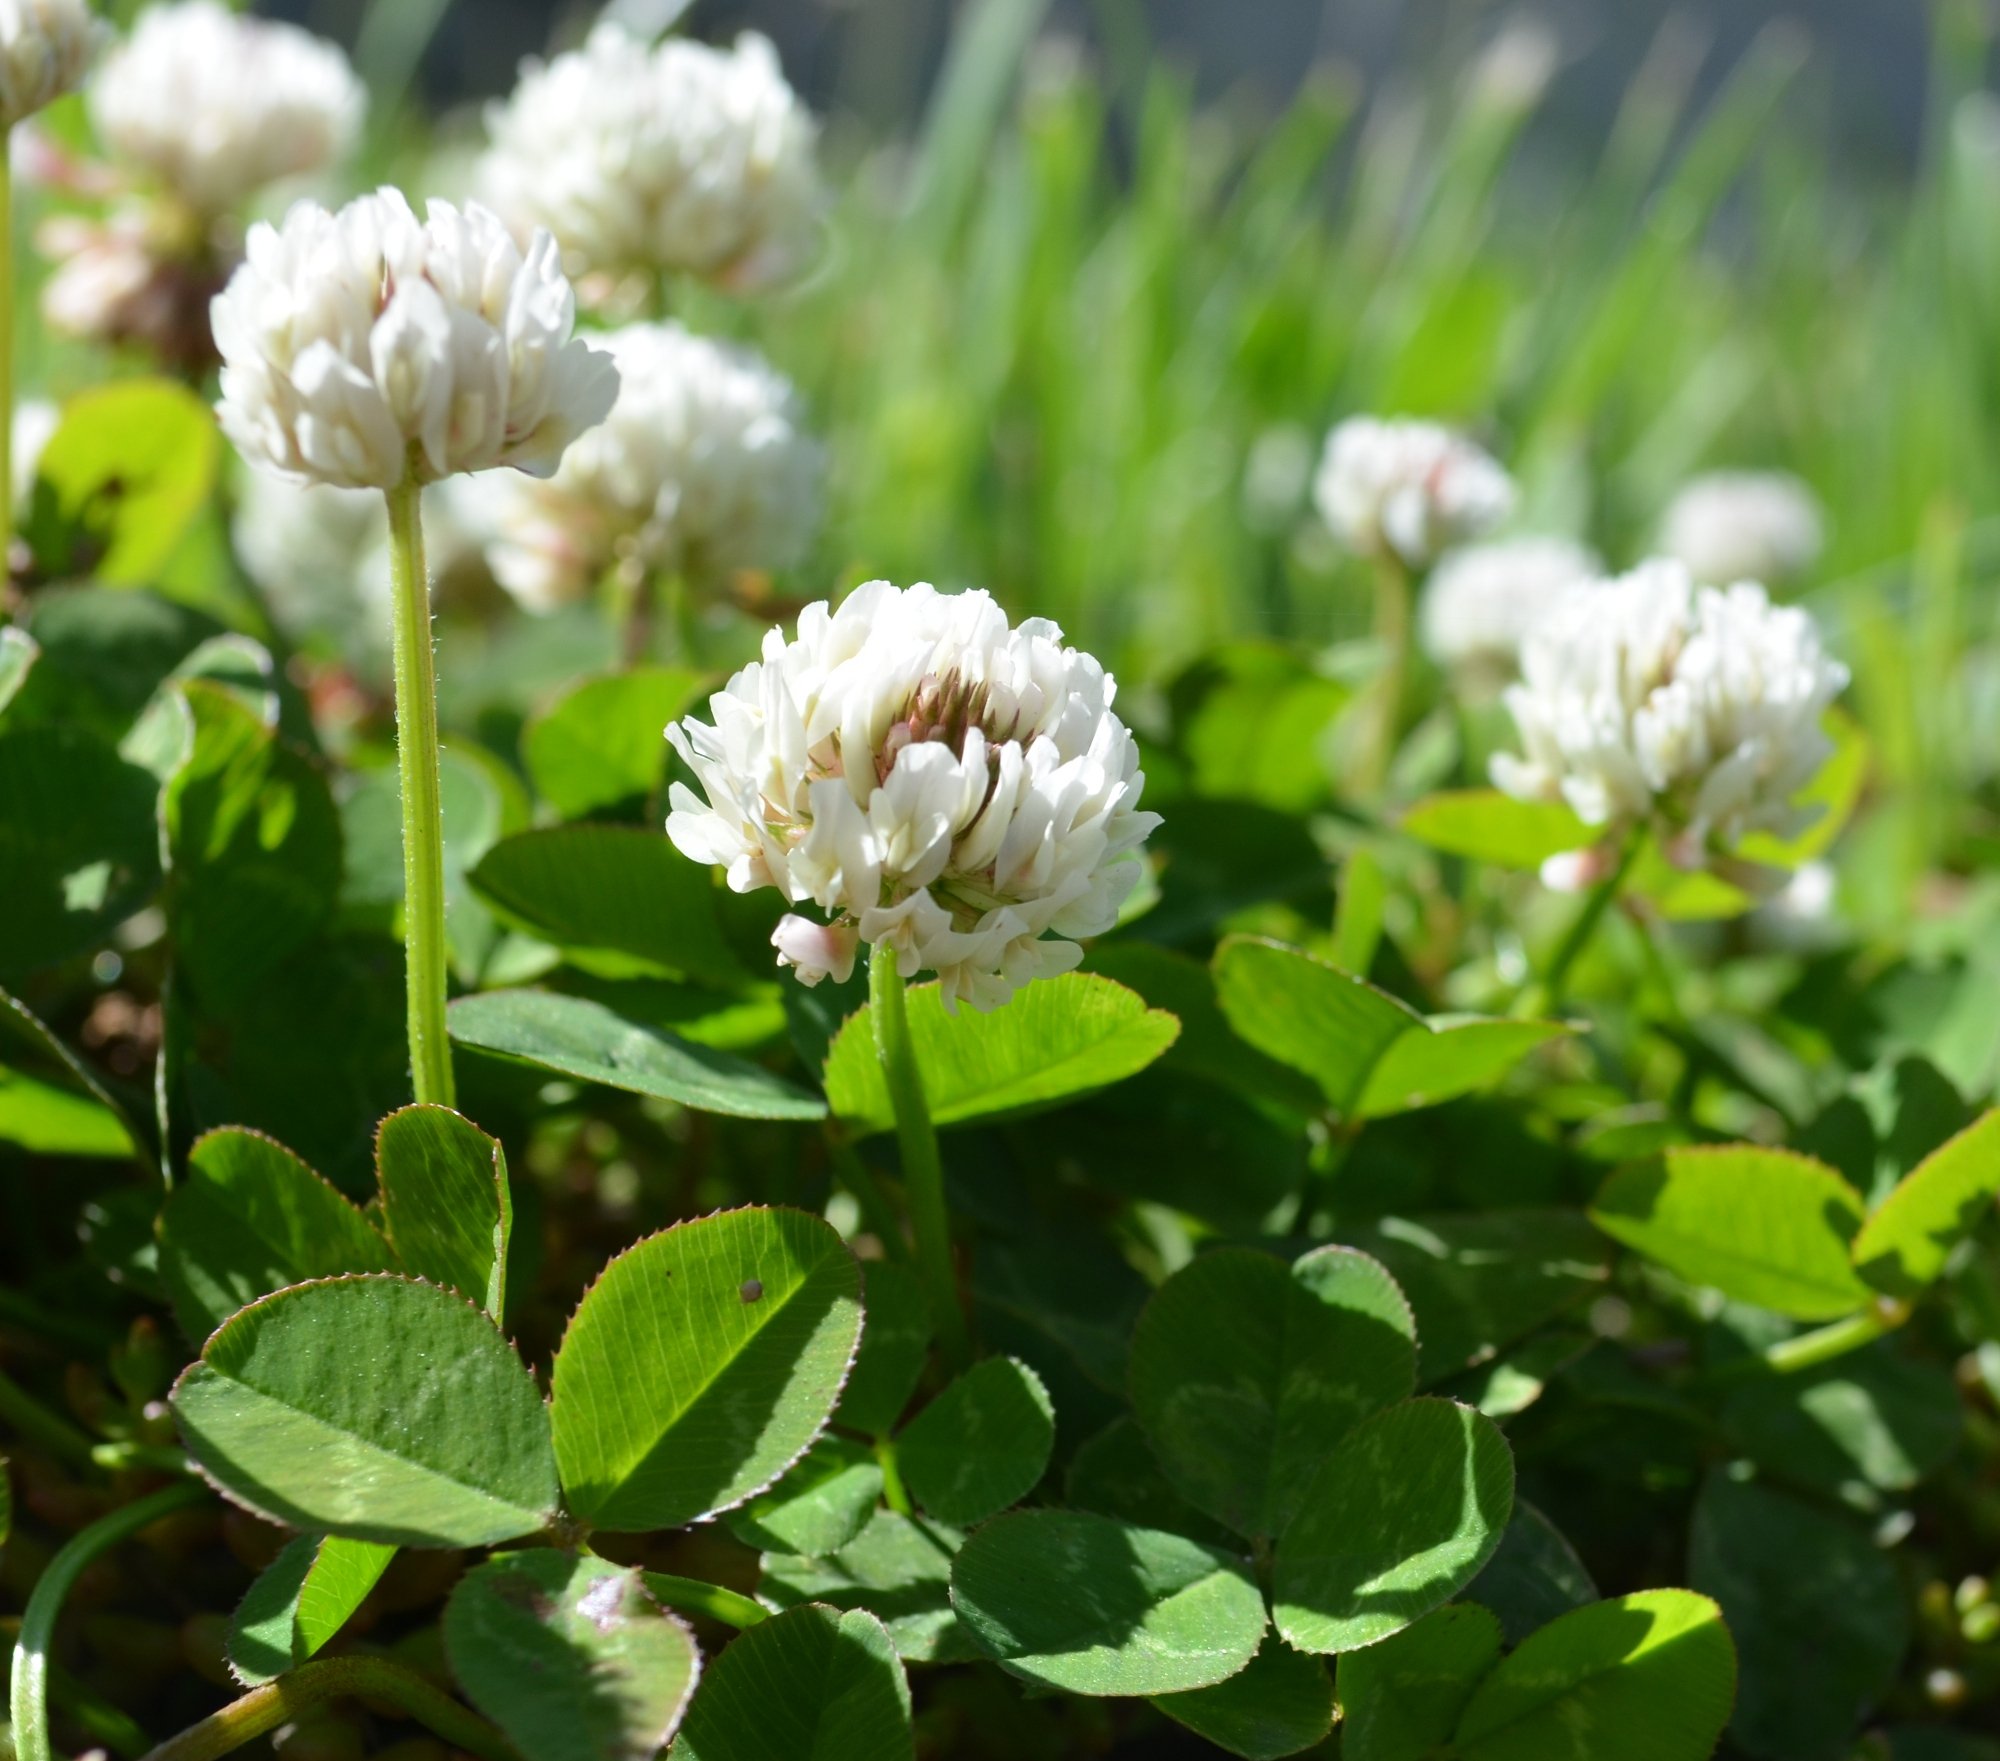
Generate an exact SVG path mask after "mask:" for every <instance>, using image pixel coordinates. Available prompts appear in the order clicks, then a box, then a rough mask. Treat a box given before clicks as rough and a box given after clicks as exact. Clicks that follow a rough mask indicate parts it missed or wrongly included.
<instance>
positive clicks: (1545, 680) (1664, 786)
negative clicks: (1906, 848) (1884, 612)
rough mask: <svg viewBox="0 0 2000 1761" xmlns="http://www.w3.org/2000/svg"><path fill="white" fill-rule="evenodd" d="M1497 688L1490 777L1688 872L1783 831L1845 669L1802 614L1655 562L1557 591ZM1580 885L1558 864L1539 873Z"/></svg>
mask: <svg viewBox="0 0 2000 1761" xmlns="http://www.w3.org/2000/svg"><path fill="white" fill-rule="evenodd" d="M1521 671H1522V678H1521V682H1520V683H1519V684H1518V685H1515V686H1512V687H1511V688H1510V689H1509V690H1508V691H1507V693H1506V703H1507V707H1508V709H1509V710H1510V711H1512V713H1513V717H1514V721H1515V724H1516V726H1517V727H1518V728H1519V730H1520V734H1521V742H1522V747H1523V751H1522V754H1521V755H1520V756H1518V757H1516V756H1514V755H1513V754H1509V753H1502V754H1500V755H1499V756H1497V757H1496V758H1495V759H1494V760H1493V780H1494V782H1495V783H1497V784H1498V785H1499V786H1500V787H1501V788H1502V789H1504V790H1505V791H1506V792H1507V793H1508V794H1510V795H1514V796H1517V797H1519V798H1520V799H1522V800H1527V801H1544V800H1562V801H1566V802H1568V803H1569V805H1570V807H1571V808H1572V809H1573V810H1574V811H1575V813H1576V815H1577V817H1578V818H1580V819H1581V820H1583V822H1584V823H1585V824H1586V825H1590V826H1605V827H1611V826H1618V827H1632V826H1639V825H1646V826H1649V827H1651V828H1653V829H1655V830H1656V831H1658V832H1659V833H1660V834H1661V836H1662V843H1663V846H1664V848H1665V850H1666V853H1667V855H1668V856H1669V858H1670V859H1671V860H1673V861H1675V862H1677V863H1678V864H1679V865H1681V866H1683V867H1695V866H1699V865H1701V863H1702V862H1703V861H1704V860H1706V858H1707V857H1708V856H1709V855H1711V854H1719V853H1724V852H1726V851H1727V849H1728V847H1729V846H1732V845H1734V844H1735V843H1737V842H1738V841H1739V840H1740V839H1741V838H1742V837H1743V836H1744V835H1745V834H1746V833H1749V832H1753V831H1764V832H1769V833H1772V834H1773V835H1774V836H1777V837H1780V838H1789V837H1794V836H1796V835H1797V834H1798V833H1799V832H1801V831H1803V830H1804V829H1805V827H1806V826H1808V825H1809V824H1811V822H1812V820H1813V819H1814V818H1815V817H1816V816H1817V812H1818V810H1817V809H1814V808H1801V807H1800V806H1799V805H1798V803H1797V796H1798V795H1799V792H1800V791H1801V790H1802V789H1804V788H1805V786H1806V785H1807V784H1808V783H1810V782H1811V781H1812V780H1813V777H1814V776H1815V775H1816V774H1817V773H1818V771H1819V769H1820V767H1821V766H1822V765H1823V764H1824V763H1825V762H1826V760H1827V758H1828V757H1829V756H1830V755H1831V753H1832V750H1833V746H1832V742H1831V741H1830V740H1829V739H1828V738H1827V735H1826V733H1825V732H1824V730H1823V729H1822V727H1821V720H1822V718H1823V717H1824V715H1825V713H1826V710H1827V707H1828V706H1829V705H1830V704H1831V703H1832V702H1833V700H1834V698H1835V697H1837V696H1838V695H1839V694H1840V692H1841V690H1842V689H1843V688H1844V687H1845V686H1846V684H1847V669H1846V668H1845V667H1843V666H1842V665H1840V663H1839V662H1838V661H1835V660H1833V659H1832V658H1831V657H1829V656H1828V655H1827V654H1826V652H1825V651H1824V649H1823V648H1822V647H1821V645H1820V638H1819V632H1818V630H1817V629H1816V628H1815V627H1814V624H1813V621H1812V619H1811V618H1810V617H1809V616H1808V615H1807V614H1806V613H1805V612H1804V611H1802V610H1800V609H1798V608H1797V607H1791V606H1774V605H1773V604H1772V603H1771V601H1770V599H1769V597H1768V596H1767V595H1766V593H1765V591H1764V589H1763V588H1762V587H1760V586H1758V585H1756V584H1755V583H1754V582H1739V583H1737V584H1736V585H1735V586H1733V587H1730V588H1728V589H1726V590H1725V589H1719V588H1714V587H1696V585H1695V584H1694V582H1693V580H1692V578H1691V577H1690V576H1689V574H1688V571H1687V569H1686V568H1685V566H1683V565H1682V564H1680V563H1678V562H1673V561H1666V560H1656V561H1653V562H1649V563H1646V564H1644V565H1643V566H1641V567H1640V568H1638V569H1635V570H1633V571H1632V572H1631V573H1630V574H1627V575H1622V576H1619V577H1618V578H1617V579H1616V580H1611V581H1603V582H1597V583H1593V584H1591V585H1589V586H1586V587H1581V588H1578V589H1576V590H1575V591H1574V592H1572V593H1570V594H1568V595H1566V596H1565V597H1564V598H1563V599H1562V601H1561V602H1560V603H1559V604H1557V605H1556V606H1555V607H1554V608H1553V609H1552V610H1551V611H1550V612H1549V614H1548V615H1547V617H1545V618H1544V619H1543V620H1542V621H1541V622H1539V623H1538V624H1537V625H1536V626H1535V628H1534V629H1533V630H1532V631H1531V632H1530V633H1529V635H1528V638H1527V641H1526V642H1525V643H1524V644H1523V646H1522V651H1521ZM1565 876H1566V877H1568V878H1570V879H1572V880H1576V879H1581V878H1585V873H1584V871H1580V870H1576V869H1575V868H1574V867H1573V865H1572V866H1571V867H1558V868H1557V869H1555V870H1552V871H1550V878H1552V879H1554V878H1559V877H1565Z"/></svg>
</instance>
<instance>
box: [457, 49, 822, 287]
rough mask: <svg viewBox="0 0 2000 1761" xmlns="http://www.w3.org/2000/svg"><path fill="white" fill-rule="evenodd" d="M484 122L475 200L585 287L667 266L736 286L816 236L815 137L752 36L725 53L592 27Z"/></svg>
mask: <svg viewBox="0 0 2000 1761" xmlns="http://www.w3.org/2000/svg"><path fill="white" fill-rule="evenodd" d="M487 126H488V130H489V132H490V134H491V137H492V145H491V148H490V149H489V151H488V153H487V156H486V160H485V163H484V166H483V172H482V179H481V185H482V189H483V190H484V192H485V194H486V198H487V200H488V201H490V202H491V203H492V204H493V205H494V207H495V208H497V209H498V210H499V211H500V212H501V213H502V214H504V215H505V216H506V217H507V218H508V219H509V220H510V221H512V222H514V223H515V224H516V225H518V226H521V227H523V228H525V227H530V226H545V227H547V228H548V229H549V230H550V231H551V232H553V233H554V234H555V235H556V237H557V238H558V239H559V240H560V241H561V243H562V248H563V251H564V253H565V256H566V258H567V260H568V261H569V264H570V267H571V271H572V273H574V274H576V275H578V276H589V277H591V278H593V281H594V282H597V283H603V284H615V283H617V282H619V281H621V280H624V279H626V278H630V277H635V276H637V277H644V278H648V279H650V278H651V277H652V276H654V275H655V274H657V273H658V272H660V271H663V270H664V271H671V272H677V273H686V274H691V275H697V276H701V277H703V278H705V279H707V280H710V281H714V282H716V283H718V284H720V285H722V286H724V287H727V288H730V289H733V290H736V291H748V290H750V289H754V288H758V287H763V286H766V285H769V284H770V283H772V282H776V281H780V280H783V279H785V278H787V277H789V276H791V275H793V274H796V273H797V272H798V271H799V270H800V269H801V268H802V267H804V265H805V264H806V262H807V261H808V260H809V259H810V257H811V256H812V254H813V251H814V249H815V247H816V245H817V241H818V234H819V207H820V193H819V179H818V172H817V169H816V167H815V162H814V147H815V141H816V137H817V130H816V128H815V125H814V123H813V120H812V116H811V114H810V113H809V112H808V111H807V110H806V108H805V106H804V105H802V104H801V103H800V102H799V100H798V97H797V95H796V94H795V93H794V92H793V91H792V89H791V87H790V86H788V85H787V84H786V83H785V79H784V75H783V74H782V73H781V72H780V70H779V67H778V56H777V51H776V50H774V49H773V48H772V47H771V45H770V43H769V42H768V41H767V40H766V39H765V38H763V37H761V36H757V35H755V34H754V33H752V34H746V35H744V36H741V37H739V38H738V39H737V40H736V46H735V47H734V48H733V49H714V48H710V47H709V46H707V45H706V44H702V43H693V42H688V41H686V40H685V39H682V38H669V39H667V40H666V41H665V42H663V43H660V44H659V45H658V46H657V47H649V46H648V45H646V44H645V43H643V42H641V41H640V40H638V39H637V38H636V37H633V36H630V35H628V34H627V33H626V32H625V31H624V30H622V29H621V28H619V27H618V26H617V25H614V24H600V25H599V26H598V27H597V28H596V29H595V30H594V31H592V32H591V34H590V37H589V39H588V40H587V41H586V42H585V43H584V45H583V47H582V48H580V49H576V50H572V51H571V52H570V53H568V54H566V55H558V56H557V57H556V58H555V59H554V60H553V61H551V62H548V63H547V64H545V65H544V64H541V63H530V64H529V65H528V66H527V67H526V68H525V69H524V70H523V73H522V77H521V82H520V84H519V85H518V86H517V87H516V88H515V90H514V93H513V95H512V96H511V97H510V98H508V99H507V100H506V102H505V103H503V104H497V105H495V106H494V107H493V108H492V109H491V110H490V111H489V112H488V116H487Z"/></svg>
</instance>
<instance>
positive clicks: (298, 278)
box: [214, 189, 618, 489]
mask: <svg viewBox="0 0 2000 1761" xmlns="http://www.w3.org/2000/svg"><path fill="white" fill-rule="evenodd" d="M575 312H576V302H575V296H574V295H573V294H572V292H571V290H570V286H569V283H568V281H566V280H565V279H564V277H563V273H562V270H561V268H560V266H559V265H558V263H557V261H556V249H555V241H554V240H553V239H551V238H550V237H549V236H548V234H547V233H538V234H536V235H535V238H534V240H533V242H532V243H531V244H530V245H529V247H528V249H527V251H526V252H525V253H523V251H522V250H521V249H520V247H519V246H517V245H516V244H515V242H514V240H513V239H512V237H511V236H510V235H509V234H508V232H507V229H506V228H505V227H504V226H502V225H501V223H500V221H499V220H498V219H497V218H495V217H494V216H493V215H492V214H490V213H488V212H487V211H486V210H485V209H484V208H481V207H479V206H477V205H476V204H471V205H468V206H467V207H465V208H463V209H460V208H456V207H453V206H452V205H451V204H450V203H449V202H438V201H433V202H432V203H431V204H430V206H429V209H428V217H427V218H426V219H425V220H419V219H418V218H417V216H416V215H415V213H413V212H412V211H411V208H410V205H409V203H408V202H406V201H405V200H404V199H403V197H402V196H401V195H400V194H399V193H398V192H396V191H395V190H386V189H385V190H380V191H378V192H377V193H376V194H374V195H372V196H364V197H362V198H361V199H360V200H359V201H355V202H351V203H349V204H348V206H347V207H345V208H343V209H342V210H341V211H340V212H339V213H338V214H329V213H328V212H327V211H326V210H325V209H324V208H321V207H319V206H317V205H316V204H314V203H310V202H301V203H299V204H297V205H296V206H295V207H293V209H292V210H291V212H290V213H289V214H287V215H286V216H285V219H284V222H283V224H282V225H281V226H276V227H274V226H269V225H259V226H255V227H252V228H251V230H250V236H249V240H248V257H247V260H246V261H245V263H244V264H243V266H242V267H241V268H240V269H238V270H237V271H236V273H235V274H234V275H233V276H232V277H231V278H230V281H229V285H228V287H227V288H226V289H224V291H223V292H222V293H221V294H220V295H219V296H217V298H216V301H215V308H214V322H215V341H216V346H217V348H218V349H219V350H220V352H221V355H222V363H223V365H222V401H221V402H220V403H219V404H218V405H217V410H218V412H219V414H220V415H221V418H222V426H223V430H224V432H226V433H227V434H228V435H229V437H230V439H231V440H233V441H234V442H235V443H236V445H237V448H238V449H239V450H240V451H241V452H242V453H243V455H244V457H245V458H247V459H248V460H249V461H250V462H251V463H252V464H255V465H260V466H262V467H263V468H264V469H266V470H269V471H275V472H277V473H278V474H279V475H280V476H283V477H287V478H289V479H290V480H291V481H293V482H295V483H325V484H331V485H333V486H335V487H336V488H343V489H394V488H396V487H398V486H399V485H401V484H402V483H403V482H405V481H406V480H407V479H409V478H411V477H412V476H414V477H415V478H416V479H417V480H419V481H425V482H429V481H435V480H436V479H438V478H442V477H447V476H450V475H452V474H453V473H455V472H460V471H484V470H489V469H492V468H493V467H495V466H499V465H511V466H514V467H515V468H516V469H519V470H522V471H527V472H529V473H531V474H537V475H544V476H545V475H547V474H549V473H550V472H552V471H554V470H555V468H556V465H557V464H558V462H559V461H560V460H561V458H562V454H563V449H564V448H565V447H567V446H568V445H569V443H570V442H571V441H572V440H574V439H575V438H576V437H577V435H579V434H580V433H582V432H583V431H584V430H585V429H587V428H589V427H591V426H592V425H593V424H595V423H597V422H600V421H602V420H603V419H604V417H605V415H606V413H607V412H608V411H609V410H610V408H611V404H612V401H613V399H614V398H615V397H616V395H617V390H618V373H617V369H616V368H615V367H613V366H612V364H611V360H610V357H609V356H607V355H606V354H604V353H603V352H602V351H600V350H595V349H591V348H589V347H587V346H586V345H585V344H584V343H582V342H581V341H577V340H573V339H572V337H571V330H572V328H573V326H574V321H575Z"/></svg>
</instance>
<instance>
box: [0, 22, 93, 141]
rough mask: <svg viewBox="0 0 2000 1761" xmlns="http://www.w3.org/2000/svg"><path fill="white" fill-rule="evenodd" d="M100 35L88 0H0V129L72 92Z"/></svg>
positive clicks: (10, 125) (91, 58)
mask: <svg viewBox="0 0 2000 1761" xmlns="http://www.w3.org/2000/svg"><path fill="white" fill-rule="evenodd" d="M105 36H106V31H105V27H104V25H103V23H102V22H101V21H100V20H99V19H98V17H97V16H96V14H95V13H93V12H92V11H91V9H90V6H89V4H88V0H0V130H4V129H11V128H12V127H13V126H14V125H15V124H16V123H17V122H25V121H26V120H27V119H28V118H29V117H30V116H33V115H34V114H35V112H36V111H38V110H41V109H44V108H45V107H46V106H48V105H50V104H53V103H54V102H55V101H56V100H57V99H58V98H60V97H62V96H63V95H64V94H65V93H68V92H73V91H75V90H76V88H77V87H78V86H80V85H81V84H82V83H83V76H84V75H85V74H86V73H88V72H89V71H90V64H91V62H92V61H94V60H95V59H96V58H97V52H98V50H99V48H101V47H102V45H103V43H104V40H105Z"/></svg>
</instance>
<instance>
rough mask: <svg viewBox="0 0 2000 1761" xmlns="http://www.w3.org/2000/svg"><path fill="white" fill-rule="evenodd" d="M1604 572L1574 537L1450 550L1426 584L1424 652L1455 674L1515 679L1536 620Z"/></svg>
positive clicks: (1421, 616)
mask: <svg viewBox="0 0 2000 1761" xmlns="http://www.w3.org/2000/svg"><path fill="white" fill-rule="evenodd" d="M1600 567H1601V565H1600V563H1599V561H1598V558H1597V556H1596V554H1595V553H1594V552H1593V551H1591V550H1590V549H1588V548H1587V547H1586V546H1584V545H1581V544H1578V543H1576V542H1575V540H1573V539H1569V538H1548V537H1522V538H1498V539H1494V540H1493V541H1492V542H1490V543H1487V544H1473V545H1467V546H1466V547H1465V548H1464V549H1461V550H1453V551H1448V552H1447V553H1446V554H1445V555H1444V556H1443V557H1441V558H1440V559H1439V561H1438V565H1437V568H1436V569H1435V570H1434V571H1432V574H1431V578H1430V580H1429V581H1428V582H1426V583H1425V585H1424V597H1423V604H1422V607H1421V608H1420V610H1419V612H1418V632H1419V635H1420V637H1421V639H1422V641H1423V645H1424V652H1425V653H1426V654H1428V655H1429V656H1430V657H1431V659H1432V660H1434V661H1435V662H1436V663H1437V664H1438V665H1439V666H1441V667H1443V668H1444V669H1445V670H1446V671H1448V672H1452V673H1458V674H1461V675H1475V676H1478V677H1484V678H1504V677H1509V676H1511V675H1512V674H1513V673H1514V672H1515V671H1516V670H1517V668H1518V666H1519V664H1520V657H1521V642H1522V639H1523V638H1524V637H1525V636H1526V635H1527V633H1528V631H1529V630H1530V629H1532V628H1533V627H1534V625H1535V622H1536V620H1537V619H1539V618H1540V617H1541V616H1542V614H1543V613H1544V612H1546V611H1547V610H1548V609H1549V607H1550V606H1551V605H1553V604H1554V603H1555V602H1556V601H1557V600H1559V599H1560V598H1561V597H1562V596H1563V595H1564V594H1565V593H1567V592H1569V591H1570V590H1571V589H1572V588H1574V587H1578V586H1581V585H1582V584H1583V583H1584V582H1586V581H1589V580H1592V579H1594V578H1595V577H1596V576H1597V574H1598V572H1599V570H1600Z"/></svg>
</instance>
